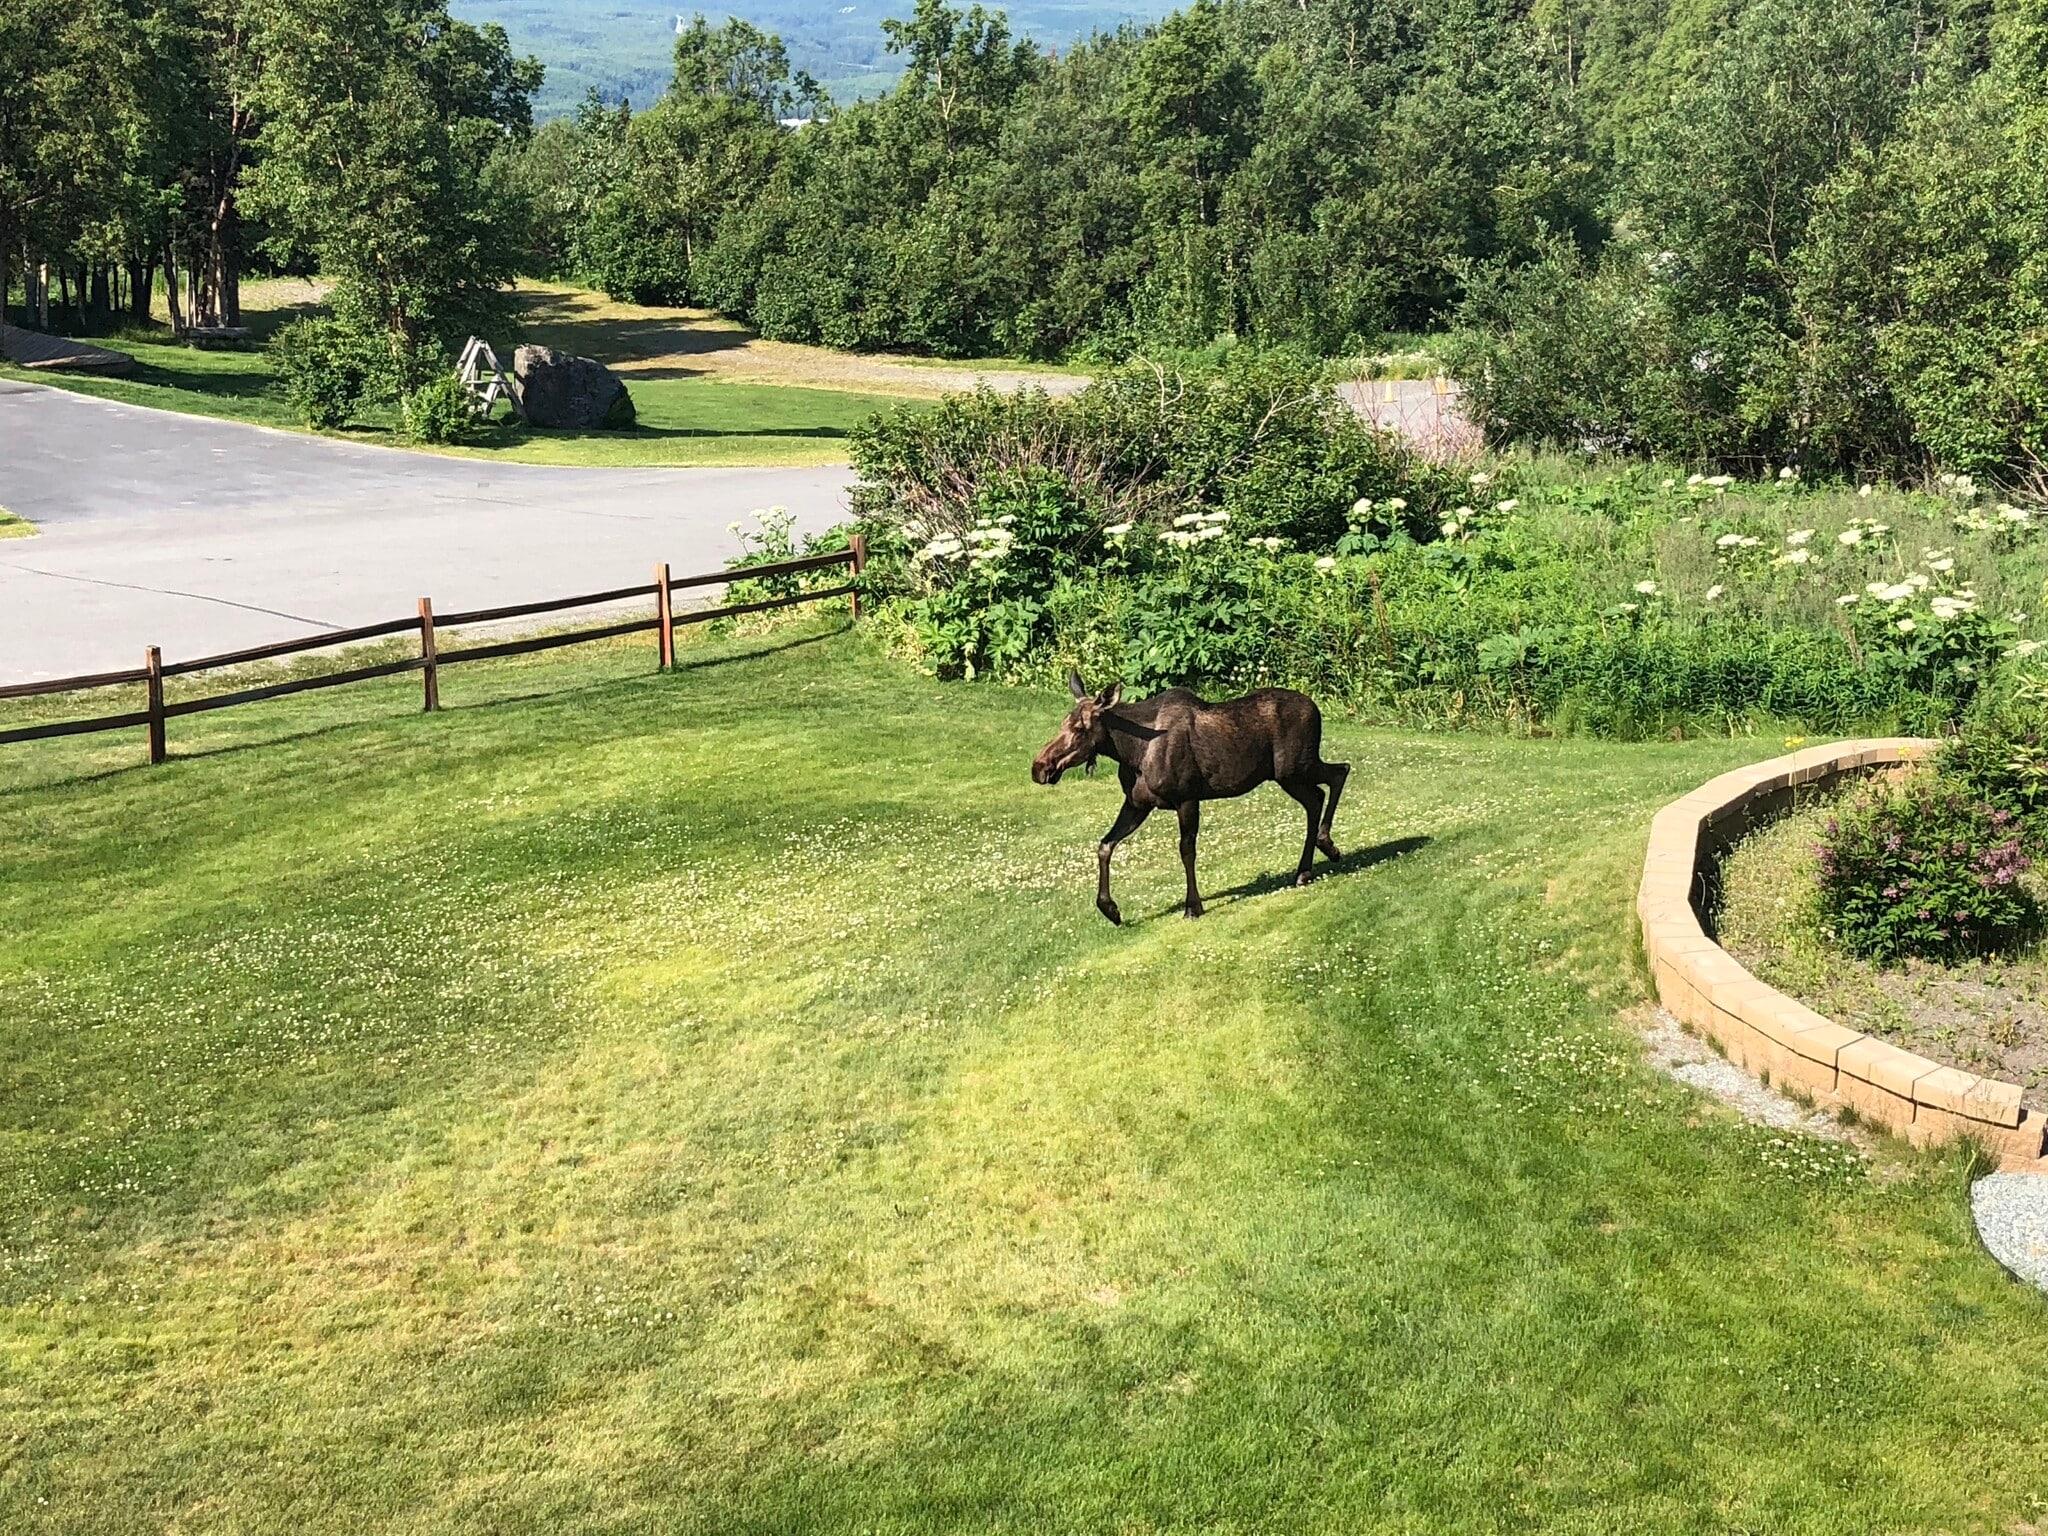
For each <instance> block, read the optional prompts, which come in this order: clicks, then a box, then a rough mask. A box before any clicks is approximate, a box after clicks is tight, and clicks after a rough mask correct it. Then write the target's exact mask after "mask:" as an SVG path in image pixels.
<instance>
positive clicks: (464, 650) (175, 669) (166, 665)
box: [0, 534, 867, 763]
mask: <svg viewBox="0 0 2048 1536" xmlns="http://www.w3.org/2000/svg"><path fill="white" fill-rule="evenodd" d="M866 565H867V541H866V540H865V539H863V538H861V537H860V536H859V535H857V534H856V535H855V536H854V537H853V539H852V540H851V541H850V543H849V545H848V547H847V548H845V549H843V550H835V551H833V552H832V553H830V554H824V555H809V556H806V557H805V558H803V559H801V560H784V561H780V562H778V563H776V564H774V565H755V566H742V567H738V568H736V569H733V570H725V571H712V572H708V573H706V574H704V575H700V576H671V575H670V574H669V568H668V567H667V566H666V565H657V566H656V567H655V568H654V580H653V581H651V582H649V583H648V584H646V585H645V586H638V587H619V588H617V589H615V590H613V591H610V592H585V593H581V594H579V595H577V596H575V597H554V598H545V599H543V600H541V601H540V602H535V603H512V604H509V605H507V606H505V607H501V608H475V609H470V610H468V611H467V612H463V613H444V614H438V615H437V614H436V613H435V612H434V604H433V601H432V599H430V598H424V597H423V598H421V599H420V601H419V613H418V615H417V616H416V617H412V618H404V619H391V620H388V621H386V622H385V623H382V624H363V625H359V626H357V627H356V628H354V629H331V630H324V631H322V632H321V633H319V634H315V635H303V636H300V637H299V638H297V639H293V640H278V641H274V642H273V643H271V644H269V645H255V646H250V647H249V648H248V649H247V650H241V651H228V652H225V653H223V654H221V655H219V656H201V657H199V658H197V659H196V660H192V661H165V660H164V659H163V653H162V651H161V650H159V649H158V648H157V647H156V646H153V645H152V646H150V647H148V648H147V649H146V651H145V652H144V656H143V664H142V665H141V666H140V667H137V668H134V669H133V670H130V671H124V672H96V673H93V674H91V675H89V676H84V677H59V678H53V679H51V680H49V681H48V682H37V683H11V684H7V685H5V686H0V700H5V699H29V698H37V697H41V696H44V695H49V694H59V693H80V692H84V691H87V690H89V689H94V688H118V687H132V686H134V685H135V684H137V683H140V684H142V685H143V689H144V700H145V702H144V705H143V707H142V708H141V709H139V710H131V711H127V712H125V713H122V714H117V715H95V716H93V717H91V718H89V719H84V720H58V721H54V722H51V723H48V724H44V725H25V726H18V727H15V728H14V729H11V730H0V745H6V744H7V743H9V742H17V741H42V740H47V739H49V738H51V737H54V736H83V735H88V734H90V733H92V732H95V731H124V730H134V729H137V728H140V729H142V730H145V731H147V732H148V736H149V760H150V761H151V762H152V763H161V762H162V761H163V760H164V758H165V756H166V755H167V751H168V748H167V745H166V741H165V737H166V727H167V725H168V723H169V722H170V721H172V720H175V719H177V718H178V717H179V716H181V715H196V714H201V713H203V712H205V711H207V710H213V709H228V708H231V707H233V706H234V705H237V704H254V703H257V702H258V701H260V700H263V699H277V698H283V697H284V696H285V695H286V694H292V693H306V692H308V691H310V690H312V689H315V688H338V687H341V686H342V685H343V684H345V683H361V682H367V681H369V680H370V679H371V678H375V677H392V676H395V675H397V674H399V673H402V672H418V673H420V674H421V694H422V700H423V707H424V708H426V709H427V710H429V711H432V710H436V709H439V708H440V707H441V668H443V667H449V666H454V665H456V664H458V663H460V662H465V661H488V660H490V659H492V658H494V657H499V656H520V655H524V654H526V653H527V652H529V651H549V650H554V649H555V648H557V647H558V646H564V645H580V644H583V643H585V642H587V641H591V640H609V639H612V638H613V637H615V636H618V635H634V634H644V633H646V632H647V631H648V630H653V631H654V634H655V647H656V664H657V666H658V667H659V668H660V669H661V670H663V671H666V670H668V669H669V668H670V667H673V666H674V665H675V660H676V630H677V629H679V628H681V627H682V626H683V625H685V624H705V623H709V622H710V621H711V620H713V619H730V618H738V617H740V616H741V615H743V614H749V613H765V612H767V611H768V610H769V609H771V608H789V607H793V606H795V605H796V604H798V603H816V602H822V601H824V600H825V599H827V598H834V597H847V598H851V599H852V600H853V612H854V616H855V617H856V618H858V617H859V615H860V575H861V571H862V570H863V568H865V566H866ZM834 566H844V567H846V570H847V576H848V579H847V581H846V582H844V583H843V584H841V585H839V586H832V587H825V588H820V589H817V590H813V591H806V592H797V593H793V594H791V595H790V596H787V597H770V598H763V599H761V600H760V601H757V602H750V603H726V604H723V605H721V606H719V607H715V608H689V609H680V610H679V609H678V608H677V607H676V605H675V594H676V593H678V592H682V591H687V590H689V589H690V588H692V587H708V586H716V585H718V584H720V583H731V582H735V581H764V580H769V579H771V578H774V577H778V576H799V575H803V574H806V573H808V572H811V571H822V570H829V569H831V568H832V567H834ZM640 597H651V598H653V599H654V612H653V614H652V615H650V616H647V617H643V618H632V619H626V620H623V621H621V622H618V623H612V624H602V625H599V626H597V627H595V628H591V629H573V630H563V631H558V632H555V633H550V634H539V635H526V636H521V637H519V638H517V639H512V640H493V641H487V642H484V643H482V644H474V645H463V646H458V647H456V648H454V649H444V648H443V647H442V645H441V635H442V632H443V631H445V630H450V629H457V628H461V627H464V626H467V625H472V624H495V623H502V622H504V621H505V620H508V619H523V618H531V617H534V616H535V615H538V614H544V613H557V612H560V611H562V610H564V609H569V608H590V607H595V606H597V605H600V604H609V603H620V602H629V601H631V600H632V599H634V598H640ZM408 632H412V633H417V634H418V636H419V654H418V655H417V656H402V657H400V658H398V659H397V660H395V661H380V662H374V663H371V664H370V665H367V666H360V667H344V668H342V669H341V670H340V671H338V672H323V673H318V674H315V675H313V676H310V677H293V678H286V679H284V680H283V681H281V682H275V683H262V684H258V685H256V686H253V687H248V688H237V689H235V690H233V691H232V692H229V693H216V694H208V695H205V696H202V697H200V698H196V699H179V700H177V701H176V702H166V701H165V699H164V680H165V679H166V678H173V677H184V676H187V675H189V674H191V673H195V672H209V671H213V670H216V669H218V668H222V667H240V666H247V665H249V664H251V663H253V662H260V661H272V660H275V659H277V658H278V657H282V656H294V655H297V654H299V653H300V652H303V651H318V650H327V649H329V648H331V647H334V646H339V645H354V644H357V643H359V642H361V641H365V640H379V639H383V638H386V637H388V636H391V635H401V634H406V633H408Z"/></svg>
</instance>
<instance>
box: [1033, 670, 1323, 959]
mask: <svg viewBox="0 0 2048 1536" xmlns="http://www.w3.org/2000/svg"><path fill="white" fill-rule="evenodd" d="M1067 686H1068V687H1069V688H1070V689H1072V690H1073V694H1074V698H1075V701H1076V702H1075V704H1074V708H1073V711H1072V713H1070V714H1069V715H1068V716H1067V719H1066V723H1065V724H1064V725H1062V726H1061V727H1060V733H1059V735H1057V736H1055V737H1053V739H1052V740H1051V741H1049V742H1047V743H1046V744H1045V750H1044V751H1042V752H1040V753H1039V754H1038V756H1037V757H1036V758H1034V759H1033V760H1032V763H1031V777H1032V780H1033V782H1035V783H1039V784H1057V783H1059V781H1060V775H1061V774H1063V773H1065V772H1066V771H1067V770H1068V769H1069V768H1074V767H1078V766H1080V765H1082V764H1086V765H1087V766H1088V767H1089V768H1090V769H1093V768H1094V766H1095V760H1096V758H1098V757H1106V758H1108V759H1109V760H1110V761H1111V762H1113V763H1115V764H1116V765H1117V777H1118V778H1119V779H1120V780H1121V781H1122V782H1123V786H1124V804H1123V809H1122V810H1120V811H1118V812H1117V815H1116V824H1115V825H1114V826H1112V827H1111V828H1110V829H1109V831H1108V832H1106V833H1104V834H1103V838H1102V846H1101V848H1100V849H1099V850H1097V853H1096V868H1097V871H1098V873H1097V878H1096V884H1095V905H1096V906H1097V907H1099V908H1100V909H1101V911H1102V915H1103V916H1104V917H1106V918H1108V919H1109V920H1110V921H1111V922H1112V923H1121V922H1122V921H1123V920H1124V919H1123V914H1122V913H1121V912H1119V911H1118V910H1117V905H1116V903H1115V902H1114V901H1112V900H1110V896H1109V857H1110V855H1111V854H1112V853H1114V852H1115V851H1116V845H1117V844H1118V843H1120V842H1122V841H1123V840H1124V839H1125V838H1127V837H1129V836H1130V835H1131V834H1132V833H1133V832H1135V831H1137V830H1138V828H1139V827H1140V826H1141V825H1143V823H1144V820H1145V818H1146V817H1147V816H1150V815H1151V814H1152V813H1153V812H1154V811H1156V810H1158V809H1159V808H1160V807H1161V806H1171V807H1172V808H1173V809H1174V810H1175V811H1177V812H1178V813H1179V814H1180V861H1181V863H1182V864H1183V865H1185V866H1186V867H1187V872H1188V898H1187V906H1186V907H1185V908H1184V909H1183V910H1184V911H1185V912H1186V914H1187V915H1188V916H1189V917H1200V916H1201V915H1202V895H1201V892H1200V891H1198V890H1197V889H1196V888H1195V836H1196V833H1197V832H1198V831H1199V830H1200V829H1201V825H1202V802H1203V801H1204V800H1228V799H1230V798H1232V797H1233V796H1236V795H1242V794H1246V793H1249V792H1250V791H1251V790H1254V789H1257V788H1258V787H1259V786H1260V785H1261V784H1264V783H1265V782H1266V781H1267V780H1269V779H1270V780H1272V781H1274V782H1275V783H1277V784H1278V785H1279V786H1280V787H1281V788H1282V789H1284V790H1286V791H1287V793H1288V794H1290V795H1292V796H1294V798H1295V799H1297V800H1299V801H1300V802H1301V804H1302V808H1303V809H1304V810H1306V811H1307V812H1308V839H1307V841H1306V842H1304V843H1303V844H1302V849H1301V868H1300V869H1299V870H1298V871H1297V872H1296V874H1295V878H1294V883H1295V884H1296V885H1307V884H1308V882H1309V870H1310V866H1311V865H1312V864H1313V863H1314V862H1315V854H1316V850H1317V849H1318V848H1320V849H1322V851H1323V853H1324V854H1325V855H1326V856H1327V857H1329V858H1331V859H1335V858H1336V857H1337V845H1336V844H1335V843H1334V842H1332V841H1331V840H1330V823H1331V821H1332V820H1333V819H1334V818H1335V817H1336V815H1337V797H1338V796H1339V795H1341V794H1343V793H1344V781H1345V779H1347V778H1348V777H1350V774H1351V765H1350V764H1349V763H1326V762H1324V761H1323V712H1322V711H1321V710H1319V709H1317V708H1316V701H1315V700H1314V699H1311V698H1310V697H1309V696H1308V695H1307V694H1305V693H1296V692H1294V691H1293V690H1292V689H1291V688H1261V689H1259V690H1258V691H1257V692H1255V693H1248V694H1246V695H1245V696H1244V697H1243V698H1241V699H1231V700H1230V701H1229V702H1227V703H1223V704H1205V703H1203V702H1202V701H1201V700H1200V699H1198V698H1196V697H1195V696H1194V695H1193V694H1192V693H1190V692H1188V691H1187V689H1185V688H1169V689H1168V690H1167V691H1166V692H1164V693H1157V694H1154V695H1153V696H1152V697H1151V698H1149V699H1145V700H1143V701H1142V702H1140V703H1137V704H1126V703H1124V702H1123V695H1124V690H1123V684H1121V683H1112V684H1110V686H1109V687H1107V688H1105V689H1103V690H1102V692H1101V693H1099V694H1096V695H1093V696H1092V697H1091V696H1090V694H1089V692H1088V689H1087V687H1086V685H1085V684H1083V683H1082V681H1081V674H1080V673H1079V672H1069V673H1068V674H1067ZM1325 789H1328V790H1329V792H1330V795H1329V799H1328V800H1327V801H1325V800H1324V798H1323V791H1324V790H1325Z"/></svg>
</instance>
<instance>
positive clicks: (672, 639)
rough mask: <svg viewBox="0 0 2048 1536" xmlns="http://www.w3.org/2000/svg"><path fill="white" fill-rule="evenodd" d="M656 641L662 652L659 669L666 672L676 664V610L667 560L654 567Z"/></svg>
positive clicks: (657, 647) (660, 652)
mask: <svg viewBox="0 0 2048 1536" xmlns="http://www.w3.org/2000/svg"><path fill="white" fill-rule="evenodd" d="M654 643H655V647H656V649H657V650H658V652H659V654H660V661H659V662H658V663H657V666H658V669H659V670H660V671H663V672H666V671H668V670H669V668H671V667H673V666H674V665H675V664H676V610H675V605H674V603H673V602H672V601H671V599H670V597H669V590H668V562H667V561H666V560H664V561H662V562H661V563H660V564H659V565H657V566H656V567H655V568H654Z"/></svg>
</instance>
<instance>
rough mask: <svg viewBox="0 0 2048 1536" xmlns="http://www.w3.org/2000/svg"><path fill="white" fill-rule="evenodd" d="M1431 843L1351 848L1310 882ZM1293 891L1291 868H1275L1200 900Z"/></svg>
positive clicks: (1164, 911)
mask: <svg viewBox="0 0 2048 1536" xmlns="http://www.w3.org/2000/svg"><path fill="white" fill-rule="evenodd" d="M1433 841H1435V839H1433V838H1431V837H1430V836H1428V835H1427V834H1426V833H1424V834H1418V835H1416V836H1414V837H1397V838H1393V839H1392V840H1390V841H1388V842H1384V843H1375V844H1374V845H1373V846H1372V847H1370V848H1354V849H1353V850H1352V851H1351V852H1349V853H1347V854H1344V855H1343V856H1342V857H1340V858H1338V859H1337V860H1336V861H1335V862H1334V863H1329V864H1320V865H1318V866H1317V867H1316V878H1315V880H1314V882H1313V883H1314V884H1315V885H1321V884H1322V883H1323V882H1324V881H1325V880H1332V879H1335V878H1337V877H1338V876H1339V875H1357V874H1363V873H1364V872H1365V871H1366V870H1368V869H1371V868H1373V867H1374V866H1375V865H1379V864H1388V863H1391V862H1392V861H1394V860H1395V859H1400V858H1406V857H1407V856H1408V855H1409V854H1411V853H1419V852H1420V851H1421V850H1422V849H1424V848H1427V847H1428V846H1429V845H1430V844H1431V843H1432V842H1433ZM1295 889H1297V887H1296V885H1295V880H1294V871H1293V870H1291V869H1276V870H1273V871H1272V872H1271V873H1269V874H1264V875H1260V876H1258V877H1257V878H1255V879H1251V880H1246V881H1244V882H1243V883H1242V884H1239V885H1233V886H1228V887H1226V888H1224V889H1223V890H1220V891H1211V892H1209V893H1208V894H1207V895H1205V896H1204V897H1203V898H1202V899H1203V901H1204V902H1206V903H1207V904H1208V905H1210V906H1215V905H1216V904H1218V903H1222V904H1225V905H1228V904H1229V903H1231V902H1238V901H1249V900H1250V899H1252V898H1253V897H1256V896H1271V895H1273V894H1274V893H1275V892H1277V891H1291V890H1295ZM1179 911H1180V908H1179V907H1178V906H1177V905H1174V906H1167V907H1163V908H1161V909H1160V910H1159V911H1158V912H1156V913H1154V914H1153V916H1155V917H1167V916H1172V915H1175V914H1177V913H1178V912H1179Z"/></svg>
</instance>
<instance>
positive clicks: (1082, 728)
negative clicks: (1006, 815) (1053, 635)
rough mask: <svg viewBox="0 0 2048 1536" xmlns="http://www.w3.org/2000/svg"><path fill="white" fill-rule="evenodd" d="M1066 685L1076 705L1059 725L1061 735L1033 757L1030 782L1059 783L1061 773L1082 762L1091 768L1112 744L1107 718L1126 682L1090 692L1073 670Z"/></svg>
mask: <svg viewBox="0 0 2048 1536" xmlns="http://www.w3.org/2000/svg"><path fill="white" fill-rule="evenodd" d="M1067 687H1068V689H1069V690H1070V691H1071V692H1072V693H1073V695H1074V707H1073V709H1072V710H1071V711H1069V712H1068V714H1067V718H1066V720H1065V721H1064V722H1062V724H1061V725H1060V731H1059V734H1058V735H1057V736H1055V737H1053V739H1052V740H1051V741H1048V742H1047V743H1046V744H1045V748H1044V750H1043V751H1041V752H1040V753H1039V754H1038V756H1036V757H1035V758H1033V759H1032V760H1031V781H1032V783H1034V784H1057V783H1059V781H1060V775H1061V774H1063V773H1065V772H1066V771H1067V770H1068V769H1069V768H1074V767H1078V766H1081V765H1083V764H1085V765H1086V766H1087V768H1088V769H1089V770H1091V771H1092V770H1093V769H1094V767H1095V759H1096V758H1097V757H1099V756H1101V755H1102V752H1103V749H1104V748H1105V747H1106V746H1107V745H1108V743H1109V721H1108V719H1107V718H1106V717H1107V716H1108V714H1109V711H1111V710H1112V709H1114V708H1116V706H1117V705H1118V704H1119V703H1120V702H1122V700H1123V696H1124V685H1123V684H1122V683H1111V684H1110V685H1109V686H1108V687H1107V688H1105V689H1103V690H1102V692H1100V693H1098V694H1093V695H1091V694H1090V693H1089V692H1088V685H1087V684H1086V683H1084V682H1082V681H1081V674H1080V673H1079V672H1074V671H1070V672H1068V673H1067Z"/></svg>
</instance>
